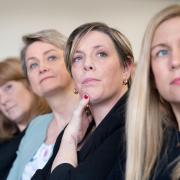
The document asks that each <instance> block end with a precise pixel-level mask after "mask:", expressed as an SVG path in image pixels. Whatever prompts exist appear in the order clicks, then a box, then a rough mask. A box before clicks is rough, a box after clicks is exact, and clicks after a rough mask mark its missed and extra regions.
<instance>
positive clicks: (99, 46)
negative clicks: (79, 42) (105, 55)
mask: <svg viewBox="0 0 180 180" xmlns="http://www.w3.org/2000/svg"><path fill="white" fill-rule="evenodd" d="M101 47H104V46H102V45H96V46H93V49H98V48H101ZM76 53H83V51H81V50H76V51H75V53H74V54H76Z"/></svg>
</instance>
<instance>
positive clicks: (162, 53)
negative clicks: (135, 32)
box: [126, 5, 180, 180]
mask: <svg viewBox="0 0 180 180" xmlns="http://www.w3.org/2000/svg"><path fill="white" fill-rule="evenodd" d="M179 94H180V5H172V6H170V7H167V8H165V9H163V10H162V11H160V12H159V13H158V14H156V15H155V16H154V17H153V18H152V20H151V22H150V23H149V25H148V27H147V29H146V32H145V34H144V39H143V43H142V49H141V55H140V59H139V61H138V66H137V71H136V73H135V77H134V80H133V84H132V89H131V91H130V96H129V103H128V112H127V132H126V133H127V163H126V180H148V179H158V180H159V179H163V180H165V179H174V180H176V179H179V178H180V156H179V155H180V116H179V115H180V108H179V104H180V96H179Z"/></svg>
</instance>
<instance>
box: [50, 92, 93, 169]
mask: <svg viewBox="0 0 180 180" xmlns="http://www.w3.org/2000/svg"><path fill="white" fill-rule="evenodd" d="M88 102H89V97H88V96H87V95H84V97H83V99H82V100H81V101H80V103H79V105H78V107H77V109H76V110H75V111H74V113H73V117H72V120H71V121H70V123H69V124H68V126H67V127H66V129H65V131H64V134H63V137H62V141H61V145H60V148H59V151H58V153H57V155H56V157H55V159H54V162H53V164H52V169H51V170H53V169H54V168H55V167H56V166H58V165H59V164H62V163H69V164H71V165H72V166H74V167H76V166H77V164H78V161H77V146H78V143H79V142H81V141H82V139H83V138H84V136H85V133H86V131H87V128H88V126H89V123H90V122H91V120H92V117H91V116H89V115H87V112H86V110H87V105H88Z"/></svg>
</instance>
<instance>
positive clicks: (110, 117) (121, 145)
mask: <svg viewBox="0 0 180 180" xmlns="http://www.w3.org/2000/svg"><path fill="white" fill-rule="evenodd" d="M126 100H127V94H126V95H124V96H123V97H122V98H121V99H120V100H119V101H118V102H117V103H116V105H115V106H114V107H113V108H112V110H111V111H110V112H109V113H108V114H107V115H106V117H105V118H104V119H103V121H102V122H101V123H100V124H99V126H98V127H97V128H96V129H95V131H94V132H93V133H92V135H91V136H90V137H89V138H88V139H87V141H86V143H85V144H84V146H83V147H82V148H81V150H80V151H79V152H78V166H77V167H76V168H74V167H73V166H72V165H70V164H67V163H64V164H61V165H59V166H57V167H56V168H55V169H54V170H53V172H52V173H50V171H51V166H52V163H53V161H54V158H55V156H56V154H57V152H58V149H59V145H60V143H61V139H62V135H63V132H62V133H61V134H60V135H59V136H58V138H57V140H56V143H55V146H54V150H53V155H52V157H51V158H50V160H49V161H48V163H47V164H46V166H45V167H44V168H43V169H42V170H38V171H36V173H35V175H34V176H33V178H32V179H33V180H47V179H50V180H56V179H57V180H121V179H123V177H124V166H125V164H124V159H125V142H124V141H125V138H124V134H125V133H124V131H125V106H126ZM119 158H120V160H121V161H119V160H118V159H119Z"/></svg>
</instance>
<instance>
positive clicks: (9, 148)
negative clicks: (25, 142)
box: [0, 131, 25, 180]
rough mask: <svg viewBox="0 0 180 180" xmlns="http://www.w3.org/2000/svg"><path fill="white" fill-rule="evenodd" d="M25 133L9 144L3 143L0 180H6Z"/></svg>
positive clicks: (0, 151)
mask: <svg viewBox="0 0 180 180" xmlns="http://www.w3.org/2000/svg"><path fill="white" fill-rule="evenodd" d="M24 133H25V131H23V132H22V133H19V134H18V135H17V136H16V137H14V138H13V139H12V140H10V141H9V142H4V143H1V145H0V154H1V156H0V179H1V180H5V179H6V177H7V175H8V173H9V170H10V168H11V166H12V164H13V162H14V160H15V158H16V156H17V155H16V151H17V149H18V147H19V144H20V142H21V139H22V137H23V136H24Z"/></svg>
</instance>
